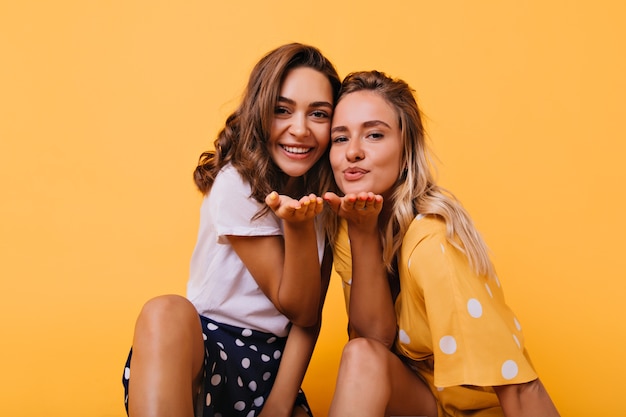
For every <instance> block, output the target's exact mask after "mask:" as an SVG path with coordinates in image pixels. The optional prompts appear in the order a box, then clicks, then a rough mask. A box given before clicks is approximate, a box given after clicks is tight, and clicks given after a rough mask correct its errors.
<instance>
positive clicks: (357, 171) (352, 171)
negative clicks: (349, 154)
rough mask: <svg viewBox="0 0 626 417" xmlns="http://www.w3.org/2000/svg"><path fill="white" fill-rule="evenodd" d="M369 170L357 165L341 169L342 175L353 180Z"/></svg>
mask: <svg viewBox="0 0 626 417" xmlns="http://www.w3.org/2000/svg"><path fill="white" fill-rule="evenodd" d="M368 172H369V170H367V169H363V168H359V167H349V168H347V169H345V170H344V171H343V176H344V178H345V179H346V180H348V181H355V180H358V179H360V178H362V177H363V176H364V175H365V174H367V173H368Z"/></svg>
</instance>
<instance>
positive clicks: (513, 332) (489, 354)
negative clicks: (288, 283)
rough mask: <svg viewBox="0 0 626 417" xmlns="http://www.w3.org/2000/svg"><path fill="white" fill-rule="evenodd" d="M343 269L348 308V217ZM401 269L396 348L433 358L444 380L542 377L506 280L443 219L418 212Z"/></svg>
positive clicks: (479, 382) (340, 257)
mask: <svg viewBox="0 0 626 417" xmlns="http://www.w3.org/2000/svg"><path fill="white" fill-rule="evenodd" d="M335 270H336V272H337V273H338V274H339V275H340V276H341V278H342V283H343V289H344V296H345V301H346V309H347V308H348V306H349V301H350V284H351V279H352V265H351V257H350V245H349V241H348V232H347V225H346V223H345V221H344V222H342V223H341V226H340V231H339V235H338V238H337V242H336V248H335ZM398 270H399V275H400V294H399V295H398V298H397V299H396V304H395V309H396V317H397V325H398V335H397V338H396V342H395V347H396V350H397V352H398V353H399V354H401V355H403V356H405V357H406V358H408V359H410V360H412V361H417V362H419V361H423V360H427V359H428V360H432V361H433V363H434V385H435V386H436V387H438V388H443V387H451V386H458V385H474V386H481V387H489V386H494V385H505V384H518V383H523V382H528V381H532V380H534V379H536V378H537V375H536V373H535V371H534V369H533V367H532V364H531V363H530V360H529V358H528V356H527V354H526V352H525V349H524V337H523V334H522V330H521V326H520V323H519V322H518V320H517V318H516V317H515V315H514V314H513V312H512V311H511V309H510V308H509V307H508V306H507V305H506V303H505V301H504V295H503V293H502V289H501V287H500V282H499V281H498V279H497V278H486V277H481V276H478V275H476V274H475V273H474V272H473V271H472V269H471V267H470V265H469V262H468V260H467V258H466V256H465V255H464V254H463V253H462V252H460V251H459V250H458V249H456V248H455V247H454V246H452V245H451V244H450V243H449V242H448V241H447V239H446V225H445V222H444V221H443V220H441V219H439V218H437V217H435V216H422V215H418V216H417V217H416V218H415V220H414V221H413V222H412V223H411V225H410V227H409V229H408V231H407V233H406V235H405V237H404V241H403V243H402V248H401V252H400V256H399V258H398ZM431 377H432V376H431ZM427 379H430V378H427Z"/></svg>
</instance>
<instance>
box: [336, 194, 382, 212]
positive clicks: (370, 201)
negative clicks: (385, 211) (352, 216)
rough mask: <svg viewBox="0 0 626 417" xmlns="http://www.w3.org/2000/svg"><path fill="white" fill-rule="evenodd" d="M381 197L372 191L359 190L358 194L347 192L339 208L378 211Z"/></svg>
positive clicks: (380, 207) (380, 206)
mask: <svg viewBox="0 0 626 417" xmlns="http://www.w3.org/2000/svg"><path fill="white" fill-rule="evenodd" d="M382 205H383V197H382V196H381V195H379V194H374V193H372V192H361V193H359V194H347V195H346V196H345V197H344V199H343V201H342V205H341V208H342V209H343V210H346V211H366V212H374V213H378V212H380V210H381V209H382Z"/></svg>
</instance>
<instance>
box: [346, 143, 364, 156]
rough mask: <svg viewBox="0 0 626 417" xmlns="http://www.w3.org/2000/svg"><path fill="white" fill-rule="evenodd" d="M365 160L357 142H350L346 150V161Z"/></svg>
mask: <svg viewBox="0 0 626 417" xmlns="http://www.w3.org/2000/svg"><path fill="white" fill-rule="evenodd" d="M363 158H365V153H364V152H363V148H362V147H361V143H360V142H359V141H358V140H351V141H350V142H349V144H348V149H346V159H347V160H348V161H360V160H362V159H363Z"/></svg>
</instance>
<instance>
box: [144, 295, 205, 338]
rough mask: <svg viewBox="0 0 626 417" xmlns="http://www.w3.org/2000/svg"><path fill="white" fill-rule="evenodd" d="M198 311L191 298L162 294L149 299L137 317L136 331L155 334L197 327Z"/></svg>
mask: <svg viewBox="0 0 626 417" xmlns="http://www.w3.org/2000/svg"><path fill="white" fill-rule="evenodd" d="M198 323H199V319H198V312H197V311H196V309H195V307H194V306H193V304H191V302H190V301H189V300H187V299H186V298H185V297H181V296H179V295H161V296H158V297H155V298H152V299H150V300H148V301H147V302H146V303H145V304H144V306H143V308H142V309H141V312H140V313H139V317H138V318H137V324H136V329H135V331H136V332H138V331H147V332H149V333H152V334H155V333H159V331H160V330H164V331H168V332H170V331H176V330H183V329H185V328H191V327H194V328H195V327H197V326H198Z"/></svg>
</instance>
